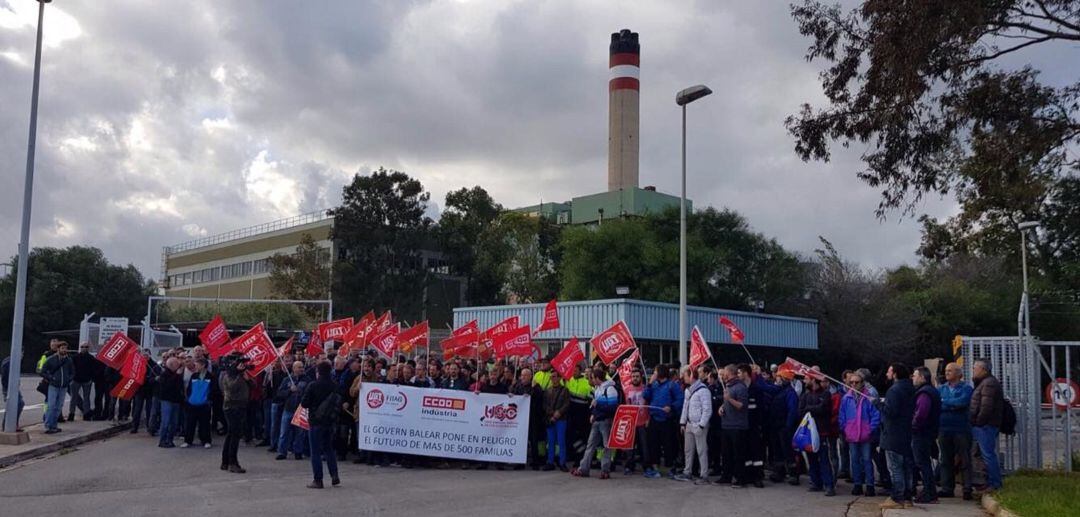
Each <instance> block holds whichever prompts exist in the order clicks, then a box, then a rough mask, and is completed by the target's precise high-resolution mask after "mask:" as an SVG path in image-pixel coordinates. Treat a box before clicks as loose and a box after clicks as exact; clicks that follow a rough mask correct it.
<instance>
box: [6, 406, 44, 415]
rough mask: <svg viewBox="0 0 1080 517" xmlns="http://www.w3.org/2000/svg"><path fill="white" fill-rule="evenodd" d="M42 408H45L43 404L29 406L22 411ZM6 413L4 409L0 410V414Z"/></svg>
mask: <svg viewBox="0 0 1080 517" xmlns="http://www.w3.org/2000/svg"><path fill="white" fill-rule="evenodd" d="M43 407H45V404H31V405H29V406H23V411H24V412H25V411H26V410H27V409H38V408H43ZM6 411H7V410H6V409H0V414H3V413H4V412H6Z"/></svg>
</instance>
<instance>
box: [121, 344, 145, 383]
mask: <svg viewBox="0 0 1080 517" xmlns="http://www.w3.org/2000/svg"><path fill="white" fill-rule="evenodd" d="M120 376H122V377H124V378H126V379H133V380H134V381H135V382H138V383H139V384H142V382H143V380H144V379H146V357H145V356H143V355H142V354H140V353H139V352H138V351H137V350H132V351H131V352H130V353H128V355H127V359H125V360H124V368H123V369H121V370H120Z"/></svg>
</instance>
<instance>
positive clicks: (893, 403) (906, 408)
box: [877, 379, 915, 453]
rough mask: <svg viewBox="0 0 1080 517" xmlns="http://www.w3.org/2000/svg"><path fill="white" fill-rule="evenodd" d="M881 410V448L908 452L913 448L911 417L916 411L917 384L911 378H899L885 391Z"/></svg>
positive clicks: (880, 406) (879, 408) (879, 405)
mask: <svg viewBox="0 0 1080 517" xmlns="http://www.w3.org/2000/svg"><path fill="white" fill-rule="evenodd" d="M877 406H878V410H879V411H881V431H882V433H881V448H882V449H884V450H887V451H893V452H899V453H906V452H908V451H910V450H911V418H912V416H913V415H914V413H915V386H912V385H911V379H897V380H896V381H893V385H892V386H891V387H890V388H889V391H887V392H885V402H882V403H878V405H877Z"/></svg>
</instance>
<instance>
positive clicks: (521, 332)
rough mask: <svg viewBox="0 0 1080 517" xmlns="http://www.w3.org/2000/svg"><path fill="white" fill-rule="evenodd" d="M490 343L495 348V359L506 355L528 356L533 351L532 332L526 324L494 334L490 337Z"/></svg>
mask: <svg viewBox="0 0 1080 517" xmlns="http://www.w3.org/2000/svg"><path fill="white" fill-rule="evenodd" d="M491 344H492V348H494V349H495V358H496V359H502V358H503V357H508V356H528V355H531V354H532V352H533V343H532V334H531V333H530V332H529V326H528V325H525V326H524V327H517V328H512V329H510V330H507V331H505V332H500V333H498V334H495V335H494V336H492V337H491Z"/></svg>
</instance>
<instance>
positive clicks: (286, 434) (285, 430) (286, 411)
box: [274, 361, 311, 460]
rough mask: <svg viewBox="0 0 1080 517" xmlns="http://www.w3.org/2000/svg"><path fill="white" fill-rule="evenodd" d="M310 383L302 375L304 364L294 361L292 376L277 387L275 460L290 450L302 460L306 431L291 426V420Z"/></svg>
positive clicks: (305, 446)
mask: <svg viewBox="0 0 1080 517" xmlns="http://www.w3.org/2000/svg"><path fill="white" fill-rule="evenodd" d="M310 381H311V379H309V378H308V377H307V374H306V373H304V363H303V362H302V361H295V362H293V364H292V375H291V376H290V377H286V378H285V380H283V381H282V382H281V386H279V387H278V390H277V394H276V395H275V400H277V403H278V404H280V405H281V422H280V423H279V424H278V426H279V427H278V428H279V429H280V434H279V435H278V437H277V453H278V455H277V457H276V458H274V459H276V460H283V459H285V458H286V457H287V455H288V453H289V450H292V452H293V457H295V458H296V459H298V460H302V459H304V451H305V449H306V448H307V441H308V437H307V430H305V429H302V428H300V427H297V426H295V425H292V419H293V415H295V414H296V410H297V409H299V408H300V399H301V398H303V396H304V390H305V389H307V385H308V383H309V382H310Z"/></svg>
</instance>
